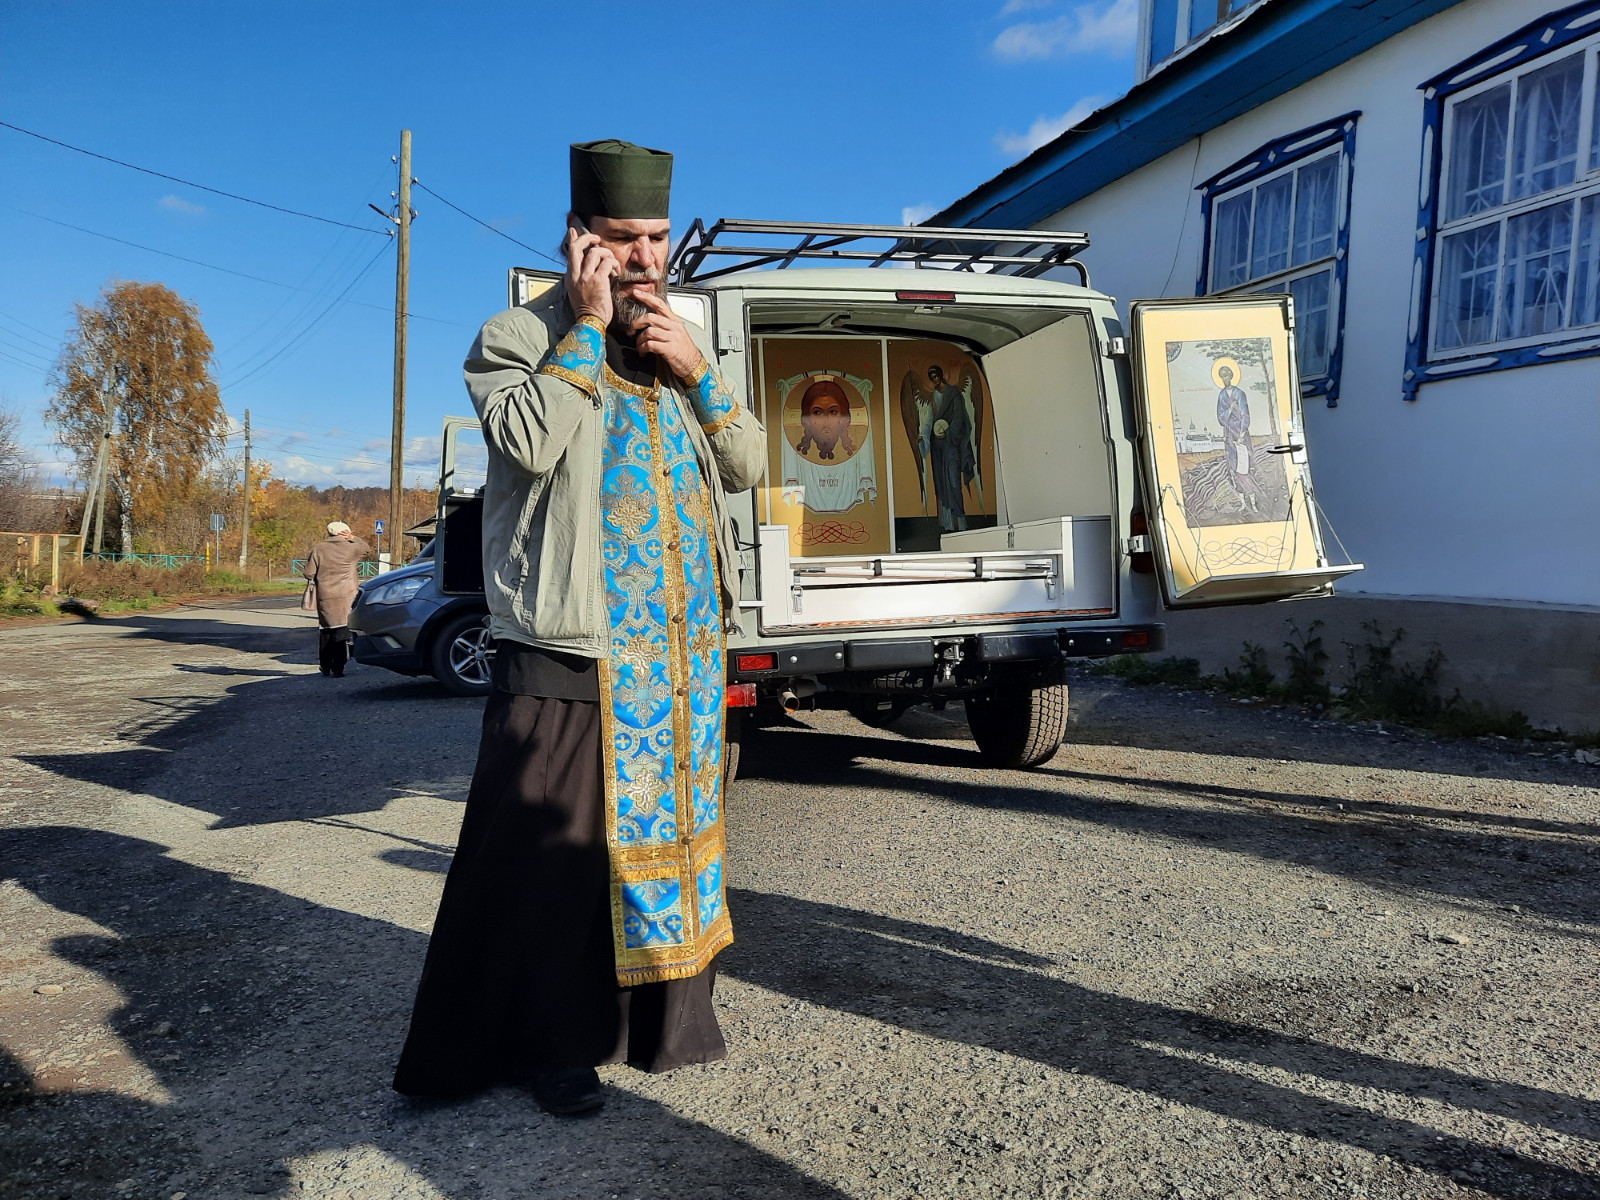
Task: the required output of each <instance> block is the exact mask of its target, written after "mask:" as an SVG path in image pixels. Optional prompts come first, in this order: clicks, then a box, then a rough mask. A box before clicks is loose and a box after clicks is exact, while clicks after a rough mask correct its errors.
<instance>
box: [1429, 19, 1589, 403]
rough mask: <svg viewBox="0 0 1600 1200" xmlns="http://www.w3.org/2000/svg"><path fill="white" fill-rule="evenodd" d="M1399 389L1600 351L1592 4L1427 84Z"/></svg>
mask: <svg viewBox="0 0 1600 1200" xmlns="http://www.w3.org/2000/svg"><path fill="white" fill-rule="evenodd" d="M1422 93H1423V128H1422V170H1421V177H1420V178H1421V181H1420V184H1419V190H1418V197H1417V244H1416V251H1415V254H1414V257H1413V260H1412V269H1411V311H1410V319H1409V322H1408V325H1407V329H1406V368H1405V375H1404V381H1403V387H1402V391H1401V394H1402V395H1403V396H1404V397H1405V398H1406V399H1407V400H1415V399H1416V398H1417V392H1418V390H1419V389H1420V388H1421V387H1422V385H1423V384H1424V383H1428V382H1431V381H1433V380H1437V379H1455V378H1459V377H1461V376H1464V375H1477V374H1481V373H1483V372H1485V371H1501V370H1506V369H1508V368H1511V367H1521V366H1527V365H1529V364H1531V363H1538V362H1552V361H1558V360H1561V359H1567V358H1578V357H1582V356H1585V355H1592V354H1600V4H1597V3H1595V2H1594V0H1590V2H1589V3H1586V4H1577V5H1573V6H1572V7H1570V8H1565V9H1562V10H1560V11H1559V12H1553V13H1549V14H1547V15H1546V16H1544V17H1542V18H1540V19H1539V20H1538V21H1535V22H1533V23H1532V24H1529V25H1525V26H1523V27H1522V28H1521V29H1519V30H1517V32H1516V33H1514V34H1512V35H1511V36H1510V37H1507V38H1502V39H1501V40H1500V41H1498V42H1496V43H1495V44H1494V45H1492V46H1487V47H1485V48H1484V49H1483V50H1481V51H1479V52H1478V53H1477V54H1475V55H1473V56H1472V57H1471V58H1469V59H1467V60H1466V61H1465V62H1460V63H1457V64H1456V65H1455V66H1453V67H1451V68H1450V69H1449V70H1448V71H1444V72H1441V73H1440V74H1439V75H1436V76H1435V77H1434V78H1432V79H1430V80H1428V81H1427V82H1426V83H1424V84H1422Z"/></svg>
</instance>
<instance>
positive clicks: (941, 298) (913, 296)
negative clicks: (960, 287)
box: [894, 292, 956, 304]
mask: <svg viewBox="0 0 1600 1200" xmlns="http://www.w3.org/2000/svg"><path fill="white" fill-rule="evenodd" d="M894 298H895V299H896V300H909V301H910V302H911V303H913V304H954V303H955V300H956V294H955V293H954V292H896V293H895V294H894Z"/></svg>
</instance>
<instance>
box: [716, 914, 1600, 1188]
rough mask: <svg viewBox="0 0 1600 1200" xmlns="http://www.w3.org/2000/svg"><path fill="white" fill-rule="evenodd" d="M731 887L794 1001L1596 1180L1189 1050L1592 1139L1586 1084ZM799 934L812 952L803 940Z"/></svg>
mask: <svg viewBox="0 0 1600 1200" xmlns="http://www.w3.org/2000/svg"><path fill="white" fill-rule="evenodd" d="M729 900H730V908H731V910H732V912H733V913H734V920H735V922H736V923H737V924H738V926H739V930H740V941H739V944H738V945H737V946H735V947H734V948H733V949H732V950H730V951H729V952H728V953H727V954H726V955H725V956H724V958H725V961H724V966H723V969H724V970H725V971H726V972H727V973H728V974H730V975H733V976H735V977H736V978H739V979H743V980H746V981H748V982H750V983H754V984H758V985H760V986H761V987H764V988H767V989H770V990H772V991H776V992H781V993H783V994H784V995H787V996H792V997H794V998H795V999H797V1000H803V1001H805V1002H807V1003H810V1004H817V1005H822V1006H825V1007H828V1008H832V1009H836V1010H839V1011H841V1012H848V1013H853V1014H856V1015H858V1016H863V1017H868V1018H871V1019H873V1020H876V1021H882V1022H884V1023H886V1024H890V1025H896V1026H899V1027H900V1028H902V1029H905V1030H908V1031H911V1032H915V1033H919V1034H923V1035H926V1036H928V1037H933V1038H941V1039H945V1040H949V1041H957V1042H966V1043H968V1044H971V1045H975V1046H976V1045H982V1046H988V1047H990V1048H992V1049H995V1050H999V1051H1002V1052H1004V1053H1006V1054H1012V1055H1016V1056H1018V1057H1021V1058H1026V1059H1031V1060H1032V1061H1034V1062H1038V1063H1042V1064H1045V1065H1047V1066H1050V1067H1054V1068H1056V1069H1058V1070H1063V1071H1077V1072H1081V1073H1083V1074H1088V1075H1095V1076H1098V1077H1100V1078H1102V1079H1105V1080H1107V1081H1109V1082H1112V1083H1116V1084H1120V1085H1122V1086H1125V1087H1130V1088H1137V1089H1138V1090H1140V1091H1144V1092H1147V1093H1150V1094H1153V1095H1157V1096H1162V1097H1165V1098H1167V1099H1169V1100H1174V1101H1179V1102H1181V1103H1183V1104H1187V1105H1192V1106H1194V1107H1196V1108H1201V1109H1205V1110H1207V1111H1210V1112H1213V1113H1216V1114H1218V1115H1221V1116H1225V1117H1232V1118H1237V1119H1240V1120H1244V1121H1250V1122H1254V1123H1256V1124H1259V1125H1262V1126H1265V1127H1267V1128H1269V1129H1276V1130H1280V1131H1282V1132H1285V1133H1294V1134H1299V1135H1301V1136H1303V1137H1307V1138H1320V1139H1323V1140H1327V1141H1333V1142H1342V1143H1344V1144H1346V1145H1349V1146H1354V1147H1358V1148H1360V1149H1362V1150H1366V1151H1369V1152H1371V1153H1372V1154H1375V1155H1383V1154H1387V1155H1389V1156H1390V1157H1392V1158H1397V1159H1400V1160H1402V1161H1406V1162H1410V1163H1413V1164H1415V1165H1417V1166H1420V1167H1422V1168H1423V1169H1425V1170H1428V1171H1431V1172H1434V1173H1436V1174H1439V1175H1441V1176H1449V1175H1450V1174H1451V1172H1453V1171H1466V1170H1469V1169H1472V1170H1473V1173H1474V1174H1475V1175H1480V1176H1481V1178H1480V1181H1479V1183H1478V1186H1479V1187H1482V1188H1484V1189H1485V1190H1486V1191H1487V1192H1488V1193H1489V1194H1490V1195H1493V1196H1499V1197H1504V1198H1505V1200H1532V1198H1533V1197H1554V1196H1577V1195H1585V1196H1587V1195H1593V1194H1594V1193H1593V1190H1592V1189H1593V1188H1594V1187H1595V1183H1596V1181H1595V1179H1594V1178H1593V1177H1592V1176H1588V1175H1584V1174H1581V1173H1579V1172H1575V1171H1571V1170H1568V1169H1566V1168H1564V1167H1559V1166H1553V1165H1550V1164H1547V1163H1540V1162H1534V1161H1531V1160H1528V1159H1522V1158H1518V1159H1515V1160H1507V1159H1505V1158H1502V1157H1500V1155H1499V1154H1498V1152H1497V1147H1495V1146H1492V1145H1485V1144H1481V1143H1478V1142H1473V1141H1470V1140H1465V1139H1456V1138H1446V1139H1440V1137H1439V1132H1438V1131H1437V1130H1435V1129H1430V1128H1427V1127H1425V1126H1422V1125H1418V1124H1416V1123H1414V1122H1411V1121H1405V1120H1400V1119H1395V1118H1387V1117H1382V1116H1379V1115H1376V1114H1374V1113H1372V1112H1370V1111H1368V1110H1366V1109H1364V1108H1359V1107H1357V1106H1355V1105H1351V1104H1344V1103H1340V1102H1338V1101H1335V1100H1331V1099H1323V1098H1320V1097H1317V1096H1313V1095H1309V1094H1307V1093H1305V1092H1302V1091H1297V1090H1295V1089H1294V1088H1291V1087H1284V1086H1279V1085H1276V1084H1273V1083H1268V1082H1266V1081H1264V1080H1262V1079H1258V1078H1252V1077H1250V1076H1247V1075H1245V1074H1243V1073H1241V1072H1235V1071H1229V1070H1224V1069H1221V1068H1219V1067H1216V1066H1212V1065H1210V1064H1209V1063H1204V1062H1198V1061H1195V1059H1194V1058H1192V1057H1184V1056H1189V1055H1217V1056H1222V1057H1226V1058H1230V1059H1234V1060H1236V1061H1239V1062H1244V1063H1250V1064H1253V1065H1255V1066H1258V1067H1263V1068H1273V1069H1280V1070H1283V1071H1287V1072H1292V1073H1295V1074H1300V1075H1311V1076H1315V1077H1316V1078H1318V1079H1321V1080H1326V1081H1337V1082H1341V1083H1345V1084H1349V1085H1352V1086H1356V1087H1370V1088H1379V1089H1383V1090H1386V1091H1390V1092H1397V1093H1409V1094H1416V1093H1422V1092H1426V1093H1427V1094H1428V1095H1429V1096H1430V1097H1432V1098H1434V1099H1437V1100H1443V1101H1445V1102H1447V1103H1449V1104H1452V1105H1455V1106H1457V1107H1460V1108H1463V1109H1467V1110H1477V1111H1480V1112H1484V1113H1492V1114H1498V1115H1503V1116H1509V1117H1514V1118H1515V1119H1517V1120H1520V1121H1526V1122H1530V1123H1533V1124H1542V1125H1545V1126H1547V1127H1548V1128H1551V1129H1557V1130H1561V1131H1563V1132H1565V1133H1570V1134H1573V1135H1576V1136H1580V1137H1586V1138H1594V1137H1596V1136H1597V1135H1600V1109H1597V1106H1596V1105H1594V1104H1592V1103H1589V1102H1587V1101H1585V1100H1583V1099H1581V1098H1579V1097H1573V1096H1566V1095H1560V1094H1556V1093H1551V1092H1547V1091H1542V1090H1540V1089H1538V1088H1531V1087H1521V1086H1516V1085H1505V1084H1500V1085H1497V1086H1494V1087H1493V1088H1492V1089H1491V1088H1490V1087H1489V1086H1487V1081H1484V1080H1480V1079H1477V1078H1475V1077H1473V1076H1470V1075H1466V1074H1463V1073H1461V1072H1458V1071H1452V1070H1447V1069H1443V1068H1429V1067H1419V1066H1414V1065H1412V1064H1409V1063H1403V1062H1396V1061H1393V1060H1389V1059H1384V1058H1380V1057H1376V1056H1373V1055H1369V1054H1362V1053H1359V1052H1354V1051H1349V1050H1342V1049H1339V1048H1338V1047H1335V1046H1330V1045H1326V1044H1321V1043H1317V1042H1313V1041H1309V1040H1305V1039H1300V1038H1291V1037H1285V1036H1282V1035H1279V1034H1275V1033H1273V1032H1272V1031H1269V1030H1264V1029H1262V1028H1260V1027H1258V1026H1253V1025H1246V1024H1241V1023H1237V1022H1230V1021H1226V1020H1217V1019H1214V1018H1212V1017H1209V1016H1205V1015H1201V1014H1197V1013H1193V1012H1188V1011H1184V1010H1182V1009H1175V1008H1170V1007H1167V1006H1165V1005H1161V1004H1152V1003H1146V1002H1141V1001H1137V1000H1130V999H1127V998H1124V997H1121V996H1115V995H1110V994H1108V993H1105V992H1100V991H1095V990H1093V989H1091V988H1086V987H1083V986H1080V985H1078V984H1074V983H1072V982H1070V981H1067V980H1062V979H1059V978H1054V977H1051V976H1048V975H1044V974H1041V973H1039V972H1038V971H1037V970H1030V969H1028V967H1027V965H1026V964H1023V963H1019V961H1018V960H1019V955H1018V953H1017V951H1015V950H1013V949H1010V948H1008V947H1005V946H1001V945H998V944H995V943H986V942H984V941H983V940H982V939H980V938H974V937H971V936H969V935H964V934H952V933H951V932H950V931H948V930H945V929H941V928H937V927H934V926H929V925H922V924H918V923H915V922H911V921H902V920H896V919H893V918H888V917H879V916H874V915H871V914H868V913H864V912H861V911H859V910H856V909H849V908H841V907H838V906H836V905H831V904H820V903H816V902H813V901H808V900H800V899H796V898H794V897H792V896H771V895H765V894H763V893H760V892H752V891H735V892H733V893H732V894H731V895H730V898H729ZM795 946H804V947H806V948H807V951H806V953H805V954H795V953H794V952H793V949H792V948H793V947H795ZM975 959H977V960H979V961H974V960H975ZM1482 1164H1492V1165H1489V1166H1487V1167H1484V1166H1483V1165H1482Z"/></svg>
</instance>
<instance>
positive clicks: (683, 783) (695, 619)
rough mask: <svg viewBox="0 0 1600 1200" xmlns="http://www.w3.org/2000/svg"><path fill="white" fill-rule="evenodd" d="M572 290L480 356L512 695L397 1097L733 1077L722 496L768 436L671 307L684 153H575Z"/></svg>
mask: <svg viewBox="0 0 1600 1200" xmlns="http://www.w3.org/2000/svg"><path fill="white" fill-rule="evenodd" d="M571 172H572V209H571V213H570V215H569V220H568V224H569V227H570V228H569V232H568V235H567V240H566V244H565V249H566V254H567V263H568V266H567V273H566V277H565V279H564V280H563V282H562V283H561V285H560V286H558V287H556V288H554V289H552V290H551V291H549V292H547V293H546V294H544V295H543V296H540V297H539V298H537V299H535V300H533V301H531V302H529V303H527V304H524V305H522V306H520V307H518V308H513V309H510V310H509V311H507V312H503V313H501V314H500V315H499V316H497V317H495V318H493V319H492V320H490V321H489V322H488V323H487V324H486V325H485V326H484V327H483V330H482V332H481V333H480V334H479V335H478V340H477V342H476V343H475V344H474V345H473V347H472V351H471V353H470V354H469V355H468V357H467V361H466V380H467V391H468V393H469V394H470V395H471V397H472V403H473V406H474V407H475V408H476V409H477V412H478V417H479V419H480V421H481V422H482V426H483V435H484V441H485V442H487V443H488V447H489V468H488V477H487V481H486V483H485V486H484V511H483V562H484V588H485V592H486V594H487V597H488V603H489V613H490V622H489V624H490V631H491V633H492V634H493V636H494V638H495V640H496V653H495V665H494V690H493V691H492V693H491V694H490V696H489V699H488V702H487V704H486V706H485V709H484V716H483V740H482V742H481V744H480V747H479V751H478V764H477V769H476V771H475V773H474V775H473V779H472V788H471V791H470V793H469V795H468V797H467V806H466V812H465V814H464V817H463V820H462V826H461V836H460V843H459V845H458V847H457V850H456V855H455V860H454V862H453V863H452V865H451V868H450V873H449V875H448V877H447V878H446V880H445V888H444V896H443V898H442V900H441V901H440V905H439V915H438V918H437V920H436V922H435V924H434V929H433V937H432V939H431V940H430V942H429V945H428V955H427V960H426V962H425V964H424V966H423V971H422V980H421V982H420V984H419V985H418V989H417V1000H416V1006H415V1010H414V1012H413V1015H412V1019H411V1030H410V1033H409V1035H408V1036H407V1039H406V1045H405V1049H404V1050H403V1051H402V1053H401V1058H400V1065H399V1068H398V1070H397V1072H396V1074H395V1082H394V1086H395V1088H396V1089H397V1090H399V1091H401V1092H404V1093H407V1094H409V1095H460V1094H463V1093H468V1092H472V1091H475V1090H478V1089H481V1088H484V1087H487V1086H490V1085H493V1084H497V1083H525V1084H528V1085H530V1086H531V1088H532V1090H533V1094H534V1097H535V1099H536V1100H537V1101H538V1102H539V1104H540V1105H541V1107H543V1108H544V1109H545V1110H546V1111H548V1112H554V1113H561V1114H576V1113H581V1112H589V1111H592V1110H594V1109H596V1108H598V1107H600V1105H601V1104H602V1102H603V1099H604V1097H603V1093H602V1091H601V1087H600V1080H599V1076H598V1075H597V1074H596V1072H595V1067H596V1066H598V1065H600V1064H604V1063H611V1062H620V1061H626V1062H628V1063H630V1064H632V1065H634V1066H636V1067H639V1068H641V1069H643V1070H647V1071H666V1070H670V1069H672V1068H674V1067H678V1066H682V1065H684V1064H688V1063H699V1062H708V1061H711V1060H714V1059H718V1058H722V1057H724V1056H725V1055H726V1053H727V1050H726V1047H725V1046H724V1043H723V1040H722V1034H721V1032H720V1030H719V1029H718V1027H717V1020H716V1015H715V1013H714V1011H713V1010H712V1004H711V990H712V983H713V980H714V977H715V972H716V963H715V956H716V954H717V952H718V951H719V950H721V949H722V948H723V947H725V946H727V945H728V944H729V943H730V942H731V941H732V940H733V929H732V925H731V924H730V922H729V917H728V912H727V906H726V902H725V896H724V891H723V879H722V866H723V855H724V851H725V844H724V840H723V832H722V754H723V719H724V711H723V687H724V678H725V676H724V667H723V630H724V625H725V622H726V621H727V620H728V619H729V618H730V617H731V616H732V615H733V614H734V612H735V611H736V609H735V605H736V603H737V601H736V597H737V595H738V588H737V579H738V576H737V569H738V568H737V564H738V558H737V550H736V548H735V545H734V540H733V527H732V524H731V522H730V520H729V518H728V512H727V500H726V493H728V492H737V491H743V490H744V489H745V488H748V487H750V486H752V485H753V484H754V483H755V481H756V480H757V479H758V478H759V477H760V474H761V470H762V465H763V462H764V459H765V453H766V449H765V448H766V436H765V434H764V432H763V431H762V428H761V425H760V423H759V422H758V421H757V420H756V418H755V417H754V416H753V415H752V414H751V413H750V411H749V410H748V409H747V408H746V407H744V406H743V405H741V404H740V403H739V402H738V400H737V399H736V398H735V395H734V393H733V392H732V390H731V389H730V388H729V387H728V385H727V384H726V383H725V382H724V381H723V380H722V378H721V377H720V376H719V375H718V373H717V371H716V370H715V369H714V368H713V367H712V366H711V365H710V357H711V356H710V352H709V349H708V347H707V346H706V344H705V343H704V342H703V341H702V340H701V337H702V335H701V333H700V332H699V331H698V330H692V329H691V328H690V327H689V326H687V325H685V324H684V322H683V321H681V320H680V319H679V318H678V317H677V315H676V314H675V313H674V312H673V311H672V308H671V306H670V305H669V304H668V303H667V300H666V288H665V270H666V260H667V252H668V248H669V245H670V240H669V234H670V225H669V222H668V220H667V207H668V197H669V192H670V188H671V179H672V157H671V155H668V154H665V153H663V152H661V151H658V150H648V149H645V148H643V147H640V146H634V145H632V144H630V143H627V142H620V141H614V140H608V141H602V142H590V143H585V144H581V145H574V146H573V147H572V151H571Z"/></svg>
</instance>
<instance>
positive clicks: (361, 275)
mask: <svg viewBox="0 0 1600 1200" xmlns="http://www.w3.org/2000/svg"><path fill="white" fill-rule="evenodd" d="M388 249H389V244H388V243H387V242H386V243H384V244H383V245H382V246H379V247H378V252H377V253H376V254H374V255H373V256H372V257H371V258H369V259H368V260H367V264H366V266H364V267H362V268H361V270H360V271H358V272H357V273H356V277H355V278H354V279H352V280H351V281H350V282H349V283H347V284H346V285H345V289H344V291H342V292H340V293H339V294H338V295H337V296H335V297H334V298H333V302H332V303H331V304H329V305H328V307H327V308H325V309H323V310H322V311H321V312H320V313H318V314H317V315H316V317H314V318H313V319H312V321H311V323H310V324H309V325H307V326H306V327H305V328H304V329H302V330H301V331H300V332H299V333H297V334H295V336H294V337H293V338H291V339H290V340H289V341H287V342H285V343H284V344H283V346H282V347H281V348H280V349H279V350H278V351H277V352H276V353H275V354H273V355H272V356H271V357H270V358H267V359H265V360H264V361H262V362H261V363H259V364H257V365H256V366H254V367H252V368H251V369H250V370H249V371H247V372H245V373H244V374H243V375H241V376H238V377H237V378H235V379H233V380H232V381H230V382H228V383H226V384H224V385H223V386H225V387H229V388H236V387H238V386H239V385H241V384H242V383H244V382H245V381H246V380H249V379H253V378H254V377H255V376H256V375H258V374H260V373H261V372H262V371H264V370H265V369H266V368H267V367H269V366H271V365H272V364H273V363H274V362H276V361H277V360H278V359H279V358H282V357H283V356H284V355H285V354H287V353H288V352H289V351H290V350H292V349H293V348H294V347H295V346H297V345H298V344H299V343H300V342H302V341H304V340H305V339H306V338H307V337H308V336H309V335H310V334H311V333H312V332H313V331H314V330H315V329H316V328H317V327H318V326H319V325H321V324H322V322H323V320H324V319H325V318H326V317H327V316H328V314H329V313H331V312H333V310H334V309H336V308H338V307H339V305H340V303H341V302H342V301H343V300H344V298H345V297H346V296H348V295H349V294H350V291H351V289H352V288H354V287H355V286H356V284H358V283H360V282H361V281H362V280H363V279H365V278H366V276H367V272H368V271H370V270H372V268H373V267H374V266H376V265H377V263H378V259H380V258H382V257H383V255H384V253H385V252H386V251H387V250H388Z"/></svg>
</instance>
